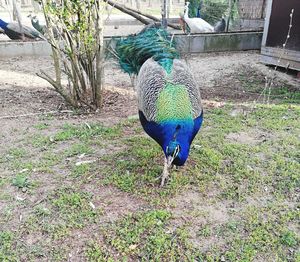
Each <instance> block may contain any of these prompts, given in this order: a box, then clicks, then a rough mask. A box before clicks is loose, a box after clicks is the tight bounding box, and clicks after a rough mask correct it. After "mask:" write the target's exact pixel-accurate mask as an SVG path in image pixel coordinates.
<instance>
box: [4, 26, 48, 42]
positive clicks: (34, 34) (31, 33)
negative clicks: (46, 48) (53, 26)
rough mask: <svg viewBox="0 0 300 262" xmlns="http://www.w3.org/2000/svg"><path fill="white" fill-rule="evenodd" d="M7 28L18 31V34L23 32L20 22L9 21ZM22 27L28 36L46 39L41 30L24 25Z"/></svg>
mask: <svg viewBox="0 0 300 262" xmlns="http://www.w3.org/2000/svg"><path fill="white" fill-rule="evenodd" d="M7 28H8V29H9V30H11V31H13V32H16V33H17V34H21V33H22V32H21V30H20V26H19V24H18V23H9V24H8V25H7ZM22 29H23V32H24V35H25V36H26V37H28V38H37V37H38V38H41V39H45V38H44V37H43V36H42V35H41V34H40V32H39V31H37V30H35V29H34V28H31V27H28V26H25V25H22Z"/></svg>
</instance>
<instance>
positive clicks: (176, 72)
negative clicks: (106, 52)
mask: <svg viewBox="0 0 300 262" xmlns="http://www.w3.org/2000/svg"><path fill="white" fill-rule="evenodd" d="M115 51H116V54H117V55H118V57H119V63H120V66H121V68H122V69H123V70H124V71H125V72H127V73H129V74H130V75H131V74H135V75H137V80H136V90H137V97H138V113H139V119H140V122H141V125H142V127H143V129H144V130H145V132H146V133H147V134H148V135H149V136H150V137H151V138H153V139H154V140H155V141H156V142H157V143H158V144H159V145H160V146H161V148H162V150H163V152H164V155H165V161H164V169H163V173H162V177H161V186H163V185H164V183H165V180H166V179H167V177H168V175H169V170H170V168H171V167H172V166H173V165H175V166H182V165H184V163H185V162H186V160H187V158H188V155H189V151H190V146H191V143H192V141H193V139H194V137H195V135H196V134H197V133H198V131H199V129H200V127H201V125H202V120H203V110H202V104H201V99H200V91H199V88H198V85H197V83H196V81H195V79H194V78H193V75H192V73H191V72H190V70H189V68H188V66H187V65H186V63H185V62H184V61H182V60H180V57H179V53H178V51H177V50H176V47H175V44H174V43H173V41H172V37H171V36H170V35H169V33H168V32H167V31H166V30H165V29H162V28H155V27H154V28H153V27H149V28H147V29H146V30H143V31H142V32H140V33H138V34H137V35H131V36H129V37H127V38H125V39H121V40H119V41H118V42H117V44H116V48H115Z"/></svg>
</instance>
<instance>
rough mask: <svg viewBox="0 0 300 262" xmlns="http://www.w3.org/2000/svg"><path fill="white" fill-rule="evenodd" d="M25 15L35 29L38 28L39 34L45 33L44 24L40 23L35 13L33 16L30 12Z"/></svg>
mask: <svg viewBox="0 0 300 262" xmlns="http://www.w3.org/2000/svg"><path fill="white" fill-rule="evenodd" d="M27 17H29V18H30V21H31V25H32V26H33V27H34V28H35V29H36V30H38V31H39V32H40V33H41V34H43V35H45V32H46V26H45V25H41V24H40V21H39V20H38V19H37V17H36V15H35V16H32V14H29V15H28V16H27Z"/></svg>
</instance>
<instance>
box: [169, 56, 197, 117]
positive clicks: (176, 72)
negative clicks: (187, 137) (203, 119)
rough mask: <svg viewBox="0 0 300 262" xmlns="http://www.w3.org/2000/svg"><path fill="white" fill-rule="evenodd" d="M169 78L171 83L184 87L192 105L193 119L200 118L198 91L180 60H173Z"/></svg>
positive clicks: (186, 67)
mask: <svg viewBox="0 0 300 262" xmlns="http://www.w3.org/2000/svg"><path fill="white" fill-rule="evenodd" d="M170 78H171V81H172V83H174V84H176V85H184V86H185V87H186V88H187V90H188V94H189V97H190V101H191V104H192V112H193V118H196V117H198V116H200V114H201V113H202V104H201V97H200V89H199V87H198V85H197V83H196V81H195V79H194V77H193V75H192V73H191V71H190V69H189V68H188V66H187V65H186V63H185V62H183V61H182V60H179V59H174V61H173V70H172V73H171V77H170Z"/></svg>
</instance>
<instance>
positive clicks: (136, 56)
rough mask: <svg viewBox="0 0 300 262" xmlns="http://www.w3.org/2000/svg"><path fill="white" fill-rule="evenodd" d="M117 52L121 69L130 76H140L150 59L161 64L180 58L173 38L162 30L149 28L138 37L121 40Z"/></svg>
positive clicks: (132, 36)
mask: <svg viewBox="0 0 300 262" xmlns="http://www.w3.org/2000/svg"><path fill="white" fill-rule="evenodd" d="M115 51H116V54H117V56H118V57H119V63H120V66H121V68H122V69H123V70H124V71H125V72H126V73H128V74H138V72H139V70H140V68H141V66H142V65H143V63H144V62H145V61H146V60H147V59H149V58H150V57H152V58H153V59H154V60H155V61H158V62H161V63H163V61H164V60H173V59H175V58H178V57H179V53H178V51H177V50H176V48H175V43H174V42H173V41H172V38H171V36H170V35H169V33H168V32H167V31H166V30H164V29H162V28H148V29H146V30H143V31H142V32H140V33H139V34H137V35H131V36H128V37H127V38H125V39H121V40H119V41H118V42H117V45H116V49H115Z"/></svg>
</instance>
